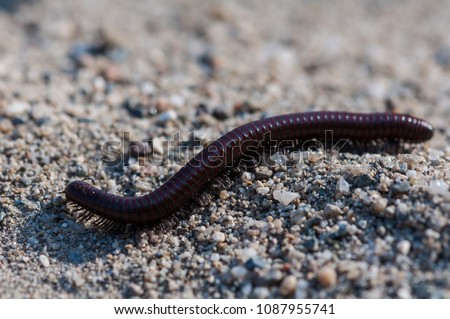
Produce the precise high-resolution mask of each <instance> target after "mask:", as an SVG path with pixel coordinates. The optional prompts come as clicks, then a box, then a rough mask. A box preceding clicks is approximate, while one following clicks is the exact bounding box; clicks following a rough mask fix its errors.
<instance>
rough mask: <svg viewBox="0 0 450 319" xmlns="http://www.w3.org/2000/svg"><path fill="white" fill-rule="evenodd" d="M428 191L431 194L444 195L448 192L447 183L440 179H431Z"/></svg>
mask: <svg viewBox="0 0 450 319" xmlns="http://www.w3.org/2000/svg"><path fill="white" fill-rule="evenodd" d="M428 192H429V193H430V194H433V195H445V194H447V193H448V184H447V183H446V182H445V181H443V180H442V179H434V180H431V181H430V186H429V187H428Z"/></svg>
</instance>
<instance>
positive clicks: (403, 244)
mask: <svg viewBox="0 0 450 319" xmlns="http://www.w3.org/2000/svg"><path fill="white" fill-rule="evenodd" d="M410 249H411V243H410V242H409V241H408V240H402V241H399V242H398V243H397V250H398V251H399V252H400V253H401V254H402V255H408V253H409V250H410Z"/></svg>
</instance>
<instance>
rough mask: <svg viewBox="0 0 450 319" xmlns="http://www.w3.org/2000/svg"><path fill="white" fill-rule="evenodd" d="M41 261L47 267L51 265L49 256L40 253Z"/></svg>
mask: <svg viewBox="0 0 450 319" xmlns="http://www.w3.org/2000/svg"><path fill="white" fill-rule="evenodd" d="M39 262H40V263H41V265H42V266H43V267H45V268H47V267H48V266H50V261H49V260H48V258H47V256H45V255H39Z"/></svg>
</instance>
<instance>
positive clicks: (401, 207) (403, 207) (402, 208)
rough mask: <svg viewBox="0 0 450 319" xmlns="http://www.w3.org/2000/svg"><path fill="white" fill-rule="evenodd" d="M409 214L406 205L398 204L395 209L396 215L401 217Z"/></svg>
mask: <svg viewBox="0 0 450 319" xmlns="http://www.w3.org/2000/svg"><path fill="white" fill-rule="evenodd" d="M408 212H409V207H408V205H407V204H406V203H398V205H397V207H396V208H395V213H396V214H399V215H406V214H408Z"/></svg>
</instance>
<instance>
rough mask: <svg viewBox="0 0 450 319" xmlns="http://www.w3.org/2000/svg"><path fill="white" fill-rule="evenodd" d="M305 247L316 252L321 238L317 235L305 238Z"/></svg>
mask: <svg viewBox="0 0 450 319" xmlns="http://www.w3.org/2000/svg"><path fill="white" fill-rule="evenodd" d="M303 247H305V248H306V249H307V250H308V251H311V252H314V251H318V250H319V240H318V239H317V238H315V237H313V238H311V239H308V240H305V242H304V243H303Z"/></svg>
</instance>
